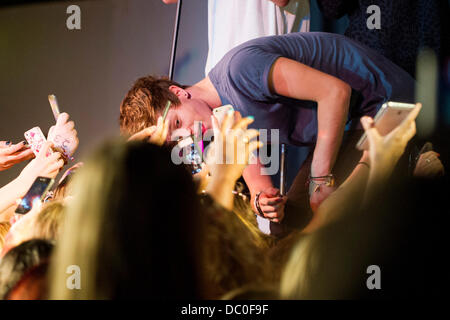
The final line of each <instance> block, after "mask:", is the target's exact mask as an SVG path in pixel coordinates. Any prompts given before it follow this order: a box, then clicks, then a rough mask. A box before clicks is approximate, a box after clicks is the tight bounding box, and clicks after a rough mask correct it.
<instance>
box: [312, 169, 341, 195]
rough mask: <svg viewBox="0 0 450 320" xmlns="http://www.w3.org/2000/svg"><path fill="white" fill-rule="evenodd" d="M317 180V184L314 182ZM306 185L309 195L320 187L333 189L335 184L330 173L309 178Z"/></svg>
mask: <svg viewBox="0 0 450 320" xmlns="http://www.w3.org/2000/svg"><path fill="white" fill-rule="evenodd" d="M317 180H319V181H321V182H320V183H317V182H316V181H317ZM307 183H308V184H309V195H311V194H313V193H314V192H317V191H319V190H320V186H321V185H326V186H327V187H333V186H334V184H335V178H334V175H333V174H332V173H330V174H327V175H326V176H317V177H311V176H309V179H308V181H307Z"/></svg>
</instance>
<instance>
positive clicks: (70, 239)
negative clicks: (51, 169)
mask: <svg viewBox="0 0 450 320" xmlns="http://www.w3.org/2000/svg"><path fill="white" fill-rule="evenodd" d="M73 183H74V185H73V193H74V199H73V200H72V201H71V202H70V203H69V205H68V208H67V219H66V221H65V225H64V229H63V233H62V237H61V239H60V242H59V243H58V246H57V248H56V253H55V254H56V256H55V258H54V260H53V262H54V263H53V264H52V266H51V280H52V281H51V297H50V298H52V299H115V298H119V299H120V298H128V299H133V298H144V299H145V298H155V299H167V298H196V294H197V289H196V279H197V278H196V274H195V264H196V261H197V260H196V259H197V255H196V253H195V252H194V250H195V248H196V247H197V240H196V238H197V235H198V234H199V232H198V230H197V229H198V228H199V226H200V225H201V224H200V223H199V221H198V219H197V214H198V212H199V208H198V204H197V198H196V194H195V187H194V185H193V182H192V178H191V176H190V175H189V174H188V172H187V171H186V170H185V169H184V168H183V167H181V166H176V165H174V164H173V163H172V161H171V158H170V153H169V152H168V151H166V150H165V149H161V148H159V147H157V146H155V145H151V144H148V143H124V142H121V141H115V142H108V143H106V144H104V145H103V146H102V147H101V148H99V149H98V150H97V151H96V152H95V153H94V154H93V155H92V156H91V157H90V159H88V161H86V162H85V164H84V166H83V168H81V169H79V172H78V173H77V176H76V177H75V178H74V181H73ZM73 266H75V269H77V270H79V280H80V283H79V284H80V289H70V287H71V285H70V284H69V283H68V282H70V281H72V280H73V281H74V283H73V285H75V288H76V283H75V282H76V279H75V278H73V277H72V278H71V280H68V278H69V277H70V276H71V273H70V271H69V273H66V271H67V270H75V269H73V268H74V267H73ZM78 268H79V269H78ZM75 273H76V272H75ZM68 287H69V288H68Z"/></svg>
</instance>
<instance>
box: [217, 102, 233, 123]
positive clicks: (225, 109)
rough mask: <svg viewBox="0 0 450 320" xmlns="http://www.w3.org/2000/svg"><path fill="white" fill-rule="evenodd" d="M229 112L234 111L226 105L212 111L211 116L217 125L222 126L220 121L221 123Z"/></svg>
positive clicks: (230, 106) (229, 105)
mask: <svg viewBox="0 0 450 320" xmlns="http://www.w3.org/2000/svg"><path fill="white" fill-rule="evenodd" d="M229 110H234V108H233V106H232V105H231V104H227V105H224V106H221V107H218V108H215V109H213V115H214V116H215V117H216V119H217V121H218V122H219V124H222V121H223V119H225V116H226V115H227V112H228V111H229Z"/></svg>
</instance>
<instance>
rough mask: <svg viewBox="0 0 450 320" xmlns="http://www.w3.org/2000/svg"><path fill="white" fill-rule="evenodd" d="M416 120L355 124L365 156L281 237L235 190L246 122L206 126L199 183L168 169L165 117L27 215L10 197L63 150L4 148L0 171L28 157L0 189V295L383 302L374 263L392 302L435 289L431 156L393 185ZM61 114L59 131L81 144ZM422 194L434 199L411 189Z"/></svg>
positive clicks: (68, 175) (437, 183)
mask: <svg viewBox="0 0 450 320" xmlns="http://www.w3.org/2000/svg"><path fill="white" fill-rule="evenodd" d="M419 111H420V105H418V106H417V107H416V109H415V110H414V111H413V112H412V113H411V114H410V115H409V117H408V118H407V119H405V120H404V121H403V122H402V124H400V125H399V126H398V127H397V128H396V129H395V130H394V131H392V132H391V133H390V134H388V135H387V136H380V135H379V133H378V131H377V130H376V128H375V127H374V125H373V119H372V118H370V117H363V118H362V119H361V123H362V125H363V127H364V130H365V132H366V134H367V135H368V140H369V143H370V149H369V150H368V151H366V152H364V154H363V156H362V158H361V161H360V163H359V164H358V165H357V166H356V167H355V168H354V171H353V172H352V174H351V175H350V176H349V177H348V178H347V180H346V181H345V182H343V183H342V184H341V185H340V186H339V188H338V189H337V190H336V191H335V192H334V193H332V194H331V196H329V197H328V198H327V199H326V200H325V201H324V202H323V203H322V204H321V205H320V207H319V208H318V209H317V211H316V212H315V213H314V215H313V216H312V217H311V221H309V223H308V224H307V226H306V227H305V228H303V229H301V228H299V229H298V230H291V231H290V232H288V233H287V234H284V235H283V236H282V237H278V238H276V237H274V236H270V235H266V234H264V233H262V232H261V231H260V230H259V229H258V226H257V223H256V217H255V214H254V212H253V211H252V208H251V205H250V203H249V199H248V198H245V197H242V195H241V194H240V193H239V190H238V189H237V188H238V186H239V182H238V180H239V178H240V177H241V175H242V171H243V170H244V168H245V163H244V164H242V163H240V162H239V161H237V158H236V157H238V156H242V155H244V157H245V159H246V162H248V159H249V157H250V155H251V154H252V153H253V152H255V151H256V150H257V149H258V148H260V147H261V146H262V142H261V141H259V140H258V139H257V136H258V132H257V131H256V130H253V129H247V126H248V125H249V124H250V123H251V122H252V121H253V119H252V118H251V117H247V118H242V117H240V116H239V114H237V113H232V112H229V113H228V114H227V116H226V117H225V120H224V121H223V122H222V124H219V123H218V122H217V121H213V124H214V141H213V142H212V144H213V147H212V148H210V149H209V150H210V152H209V153H208V154H207V155H206V156H205V157H206V164H205V165H204V167H203V174H201V175H199V176H197V177H193V176H192V175H191V174H190V172H189V171H188V170H186V168H185V167H184V165H175V164H174V163H173V162H172V160H171V152H170V150H168V147H167V146H165V145H164V144H165V141H166V136H167V131H168V124H167V123H166V122H164V121H162V119H160V120H159V121H158V125H157V126H155V127H152V128H147V129H144V130H143V131H141V132H139V133H137V134H135V135H134V136H132V137H120V138H117V139H113V140H110V141H107V142H105V143H104V144H102V145H101V146H100V147H98V148H97V149H96V150H95V151H94V152H93V153H92V154H91V155H90V156H89V157H88V158H87V159H86V161H85V162H84V163H77V164H75V165H73V166H72V167H71V168H70V169H68V170H66V172H65V173H64V175H63V176H62V178H61V179H60V181H59V183H58V184H57V186H56V188H55V190H53V191H52V192H50V193H49V195H48V196H47V197H46V200H45V201H44V202H43V203H37V204H35V205H34V206H33V209H32V210H31V211H30V212H29V213H27V214H25V215H21V214H15V213H14V209H15V207H16V206H17V199H20V198H21V197H23V196H24V195H25V193H26V192H27V190H28V189H29V188H30V186H31V184H32V183H33V181H34V180H35V179H36V178H37V177H39V176H45V177H51V178H55V177H56V176H57V175H58V173H59V172H60V171H61V170H63V167H64V161H63V160H62V159H61V154H59V153H58V152H54V153H53V154H52V155H50V156H47V154H46V153H47V152H46V151H47V150H48V149H50V148H52V143H51V142H48V143H46V144H45V146H44V149H43V150H41V152H40V153H39V154H38V155H37V157H35V158H34V155H33V153H32V152H31V151H30V150H29V148H28V147H27V146H26V145H25V144H24V143H19V144H11V143H6V142H1V145H0V169H1V170H6V169H8V168H10V167H12V166H13V165H14V164H16V163H19V162H22V161H26V160H30V159H32V158H34V159H32V160H31V161H30V162H29V163H28V165H27V166H26V167H25V168H24V169H23V171H22V172H21V173H20V175H19V176H18V177H17V178H16V179H15V180H13V181H12V182H11V183H9V184H8V185H6V186H3V187H2V188H1V189H0V218H1V221H0V249H1V258H0V298H1V299H116V298H151V299H178V298H180V299H184V298H185V299H191V298H194V299H220V298H222V299H311V298H312V299H328V298H332V299H335V298H336V299H339V298H364V297H372V296H375V297H378V296H377V294H379V293H374V292H372V291H370V290H368V289H367V287H366V278H367V276H368V275H367V273H366V268H367V267H368V266H369V265H373V264H375V265H379V266H380V267H381V269H382V270H385V272H386V278H388V279H389V282H388V284H387V288H386V287H384V289H385V291H383V292H387V295H388V296H389V297H400V296H402V297H403V296H408V295H412V294H414V295H415V294H417V295H425V294H437V293H438V292H439V291H436V288H440V287H439V285H438V284H437V283H438V282H439V281H438V278H439V276H438V275H439V273H436V272H435V273H434V274H433V273H432V272H429V271H430V269H429V268H428V269H427V268H422V266H423V265H425V264H428V262H430V263H431V261H427V260H426V257H428V256H430V257H432V256H433V254H432V253H430V251H432V249H433V247H432V246H434V248H438V245H437V243H438V241H439V240H440V239H439V230H436V229H435V228H436V224H433V223H432V222H433V221H439V219H442V216H440V215H439V214H438V213H437V212H432V211H433V210H432V208H430V209H428V208H429V207H431V206H432V207H433V208H434V204H436V203H439V202H443V201H445V188H444V187H442V185H441V183H442V182H443V181H444V180H445V175H444V168H443V166H442V163H441V162H440V160H439V155H438V154H437V153H436V152H434V151H430V152H427V153H424V154H422V155H421V156H420V158H419V161H418V162H417V165H416V168H415V170H414V174H415V176H414V177H411V178H410V179H412V180H407V182H405V181H400V180H396V181H395V183H394V182H393V177H395V172H394V171H395V167H396V164H397V163H398V161H399V159H400V157H401V156H402V155H403V153H404V150H405V148H406V146H407V144H408V142H409V141H410V139H411V138H412V137H413V136H414V135H415V132H416V128H415V118H416V117H417V115H418V113H419ZM60 116H63V115H60ZM64 117H65V121H63V122H59V123H62V124H61V125H65V126H68V127H69V130H66V134H67V135H69V136H71V138H72V139H74V140H76V141H77V133H76V130H75V129H74V124H73V123H72V124H70V125H68V123H69V122H68V121H67V119H68V117H67V114H65V115H64ZM242 142H243V143H242ZM77 145H78V142H77V143H76V146H77ZM75 149H76V148H75ZM75 149H74V150H72V154H73V152H75ZM219 149H221V150H222V151H223V152H215V151H216V150H219ZM227 150H235V151H236V152H233V153H232V156H233V157H234V158H231V159H230V156H231V155H230V153H228V152H227ZM205 172H206V173H205ZM393 172H394V173H393ZM443 176H444V177H443ZM411 181H412V182H411ZM406 185H407V186H408V188H406V187H405V186H406ZM424 185H425V186H426V190H428V191H427V192H422V191H420V192H419V190H422V189H421V188H422V187H423V186H424ZM236 190H237V191H238V192H236ZM431 190H432V191H433V192H431ZM427 209H428V210H427ZM433 228H434V229H433ZM430 230H432V233H433V234H434V235H435V237H434V238H433V237H432V238H430V237H429V233H427V231H430ZM409 244H410V245H411V246H413V247H411V246H409ZM422 250H423V251H422ZM416 255H419V256H418V257H417V256H416ZM436 256H437V255H436ZM436 256H435V257H436ZM437 257H438V256H437ZM430 259H431V258H430ZM74 266H75V269H76V270H80V271H81V272H79V274H78V276H79V278H74V277H72V276H73V274H72V273H71V272H70V270H75V269H73V268H74ZM414 272H417V273H415V277H413V278H414V279H416V282H414V283H409V284H408V281H407V279H408V278H409V277H412V276H411V275H412V274H413V273H414ZM443 272H444V273H445V270H443ZM74 274H75V275H76V272H75V273H74ZM420 281H422V282H424V283H427V285H422V286H421V285H420V284H419V283H418V282H420ZM77 282H79V283H78V284H77ZM444 287H445V286H442V290H444ZM411 288H412V289H411ZM414 288H415V289H414ZM428 289H429V291H424V290H428ZM431 291H432V293H431Z"/></svg>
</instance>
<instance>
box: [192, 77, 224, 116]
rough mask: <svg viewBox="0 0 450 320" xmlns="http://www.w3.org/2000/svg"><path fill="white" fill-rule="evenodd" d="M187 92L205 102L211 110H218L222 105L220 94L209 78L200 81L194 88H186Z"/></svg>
mask: <svg viewBox="0 0 450 320" xmlns="http://www.w3.org/2000/svg"><path fill="white" fill-rule="evenodd" d="M186 91H187V92H189V93H190V94H191V95H192V96H193V97H195V98H197V99H201V100H203V101H205V102H206V103H207V104H208V105H209V106H210V107H211V109H215V108H218V107H220V106H221V105H222V101H221V100H220V97H219V93H218V92H217V90H216V88H215V87H214V86H213V84H212V82H211V80H209V78H208V77H206V78H204V79H202V80H200V81H199V82H197V83H196V84H194V85H193V86H191V87H189V88H186Z"/></svg>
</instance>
